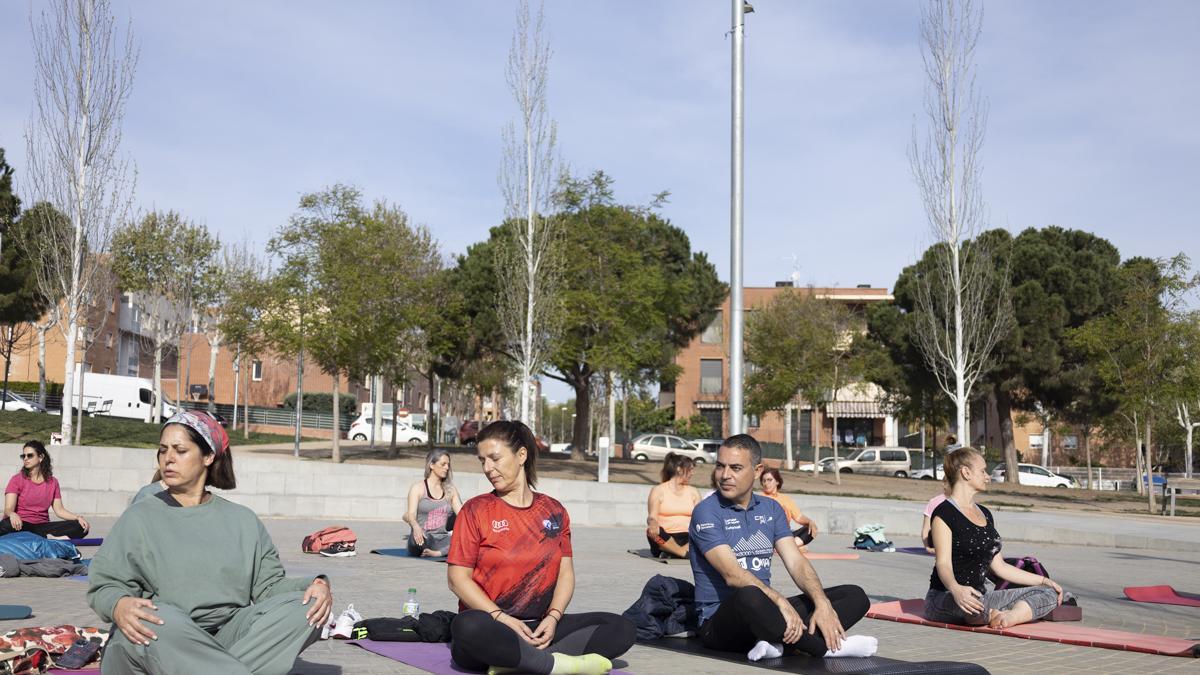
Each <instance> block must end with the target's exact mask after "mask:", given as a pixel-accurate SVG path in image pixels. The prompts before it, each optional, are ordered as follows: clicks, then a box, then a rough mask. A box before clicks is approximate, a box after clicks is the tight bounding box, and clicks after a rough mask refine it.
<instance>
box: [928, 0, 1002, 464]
mask: <svg viewBox="0 0 1200 675" xmlns="http://www.w3.org/2000/svg"><path fill="white" fill-rule="evenodd" d="M981 25H982V10H980V9H979V8H978V7H977V6H976V5H975V3H973V2H972V1H971V0H930V2H929V4H928V5H927V6H926V7H925V9H924V10H923V11H922V14H921V40H922V42H923V47H924V50H923V53H922V59H923V61H924V64H925V75H926V77H927V78H928V82H927V83H926V89H925V114H926V118H927V119H926V121H927V124H928V129H927V132H926V133H927V135H926V137H925V138H924V139H923V140H922V139H921V138H920V135H919V134H918V131H917V129H916V127H915V125H914V128H913V137H912V144H911V146H910V148H909V164H910V166H911V167H912V172H913V176H914V177H915V179H916V182H917V187H918V189H919V190H920V193H921V200H922V202H923V204H924V207H925V215H926V217H927V219H928V221H929V227H930V231H931V234H932V235H933V239H934V248H933V269H931V270H930V271H929V273H928V274H925V275H922V276H921V278H920V279H919V281H918V285H917V295H916V309H917V314H918V316H920V317H921V321H922V325H920V326H919V328H918V329H917V330H916V331H915V336H916V342H917V346H918V347H919V348H920V350H921V352H922V354H923V355H924V357H925V361H926V363H927V364H928V365H929V368H930V370H931V371H932V372H933V373H934V375H935V376H936V378H937V381H938V384H939V386H940V387H941V388H942V390H943V391H944V392H946V394H947V395H948V396H949V397H950V399H951V400H952V401H953V402H954V405H955V407H956V408H957V413H958V414H957V424H958V435H959V440H960V442H962V443H963V444H968V443H970V426H969V422H970V399H971V391H972V389H973V388H974V386H975V384H976V383H977V382H978V381H979V379H980V378H981V377H983V376H984V375H986V374H987V372H988V371H989V370H990V369H991V366H992V363H993V361H992V356H993V350H994V348H995V347H996V344H997V343H998V342H999V341H1000V340H1001V338H1003V337H1004V336H1005V335H1006V334H1007V333H1008V331H1009V330H1011V328H1012V313H1011V304H1010V302H1009V297H1008V286H1009V283H1008V278H1007V274H1006V272H1007V269H1006V268H1005V269H998V268H997V265H996V262H995V260H994V257H993V253H994V252H993V251H992V250H990V247H989V245H988V244H987V242H985V241H980V239H979V236H978V235H979V234H980V232H981V231H982V229H983V222H984V203H983V196H982V190H981V186H980V177H981V174H982V166H981V164H980V150H981V149H982V147H983V136H984V129H985V127H986V125H987V110H986V107H985V105H984V104H983V103H981V101H980V100H979V97H978V94H977V93H976V90H975V61H974V54H975V46H976V44H977V42H978V40H979V33H980V27H981ZM972 240H974V241H972ZM1010 473H1012V474H1013V475H1014V476H1015V474H1016V472H1015V471H1010Z"/></svg>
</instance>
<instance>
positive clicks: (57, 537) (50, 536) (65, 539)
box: [46, 534, 71, 541]
mask: <svg viewBox="0 0 1200 675" xmlns="http://www.w3.org/2000/svg"><path fill="white" fill-rule="evenodd" d="M46 538H47V539H61V540H64V541H69V540H70V539H71V538H70V537H67V536H64V535H61V534H48V535H46Z"/></svg>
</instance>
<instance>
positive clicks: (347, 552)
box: [320, 541, 358, 558]
mask: <svg viewBox="0 0 1200 675" xmlns="http://www.w3.org/2000/svg"><path fill="white" fill-rule="evenodd" d="M320 554H321V555H323V556H325V557H326V558H348V557H350V556H352V555H358V551H355V550H354V544H350V543H347V542H344V541H339V542H336V543H333V544H330V545H329V546H326V547H325V548H323V549H321V550H320Z"/></svg>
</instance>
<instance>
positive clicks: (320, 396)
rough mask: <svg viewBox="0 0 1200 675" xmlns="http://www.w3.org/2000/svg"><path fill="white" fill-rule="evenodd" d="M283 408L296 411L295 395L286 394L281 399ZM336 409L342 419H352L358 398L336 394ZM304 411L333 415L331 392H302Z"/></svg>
mask: <svg viewBox="0 0 1200 675" xmlns="http://www.w3.org/2000/svg"><path fill="white" fill-rule="evenodd" d="M283 407H285V408H287V409H288V410H295V409H296V394H295V393H291V394H288V395H287V397H285V398H284V399H283ZM338 408H340V409H341V413H342V417H345V418H353V417H356V416H357V415H358V398H357V397H355V396H354V394H338ZM304 409H305V410H306V411H310V412H319V413H325V414H326V415H332V414H333V392H329V391H314V392H309V391H306V392H304Z"/></svg>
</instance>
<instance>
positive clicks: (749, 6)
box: [742, 1, 754, 14]
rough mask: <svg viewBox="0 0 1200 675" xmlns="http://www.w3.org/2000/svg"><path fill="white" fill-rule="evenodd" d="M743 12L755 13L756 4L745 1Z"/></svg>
mask: <svg viewBox="0 0 1200 675" xmlns="http://www.w3.org/2000/svg"><path fill="white" fill-rule="evenodd" d="M742 13H743V14H753V13H754V5H752V4H750V3H748V2H744V1H743V2H742Z"/></svg>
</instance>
